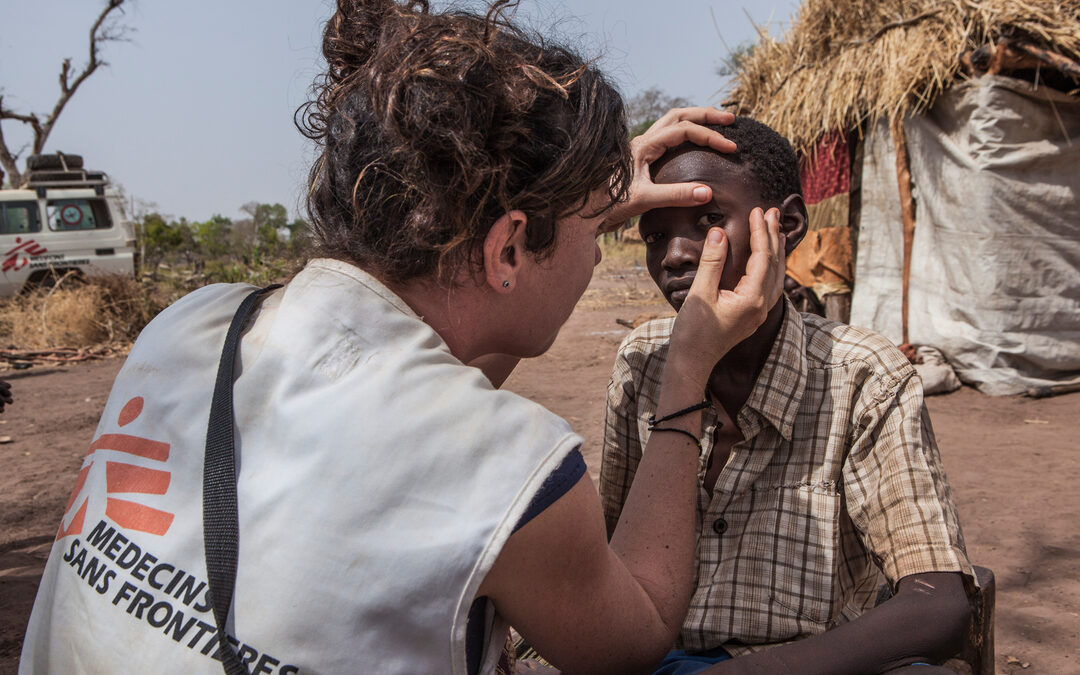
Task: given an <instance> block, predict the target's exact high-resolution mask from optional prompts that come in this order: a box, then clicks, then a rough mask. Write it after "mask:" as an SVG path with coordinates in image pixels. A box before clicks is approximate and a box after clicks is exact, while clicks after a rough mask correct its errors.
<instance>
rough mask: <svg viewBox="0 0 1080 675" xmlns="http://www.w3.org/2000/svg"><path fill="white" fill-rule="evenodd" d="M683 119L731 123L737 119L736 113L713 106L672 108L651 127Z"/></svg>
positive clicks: (699, 122) (695, 121) (701, 122)
mask: <svg viewBox="0 0 1080 675" xmlns="http://www.w3.org/2000/svg"><path fill="white" fill-rule="evenodd" d="M683 121H687V122H693V123H695V124H731V123H732V122H734V121H735V115H733V114H731V113H729V112H725V111H723V110H720V109H718V108H713V107H711V106H703V107H693V108H672V109H671V110H669V111H667V112H666V113H664V114H663V115H661V116H660V119H658V120H656V121H655V122H653V124H652V126H651V127H649V128H650V129H657V128H663V127H665V126H670V125H672V124H677V123H679V122H683Z"/></svg>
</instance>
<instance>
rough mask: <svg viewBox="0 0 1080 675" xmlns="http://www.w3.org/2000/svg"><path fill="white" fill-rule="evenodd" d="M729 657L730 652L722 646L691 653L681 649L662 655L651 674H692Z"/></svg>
mask: <svg viewBox="0 0 1080 675" xmlns="http://www.w3.org/2000/svg"><path fill="white" fill-rule="evenodd" d="M730 658H731V654H728V653H727V650H725V649H724V648H723V647H717V648H715V649H710V650H708V651H704V652H696V653H693V654H688V653H686V652H684V651H681V650H679V651H674V652H670V653H669V654H668V655H667V656H665V657H664V660H663V661H661V662H660V665H659V667H657V669H656V670H654V671H653V675H693V674H694V673H700V672H701V671H703V670H705V669H706V668H708V667H709V666H711V665H713V664H714V663H720V662H721V661H727V660H728V659H730Z"/></svg>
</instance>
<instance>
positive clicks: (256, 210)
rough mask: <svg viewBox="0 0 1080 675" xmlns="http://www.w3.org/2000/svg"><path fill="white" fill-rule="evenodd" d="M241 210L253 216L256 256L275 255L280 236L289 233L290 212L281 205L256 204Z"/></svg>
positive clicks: (243, 207)
mask: <svg viewBox="0 0 1080 675" xmlns="http://www.w3.org/2000/svg"><path fill="white" fill-rule="evenodd" d="M241 210H242V211H244V212H245V213H247V214H248V215H250V216H251V222H252V227H253V229H254V233H253V234H254V240H255V241H254V244H255V253H256V255H258V256H259V257H262V256H266V255H274V253H275V252H276V251H277V248H278V243H279V239H280V235H281V234H282V233H284V232H287V231H288V219H289V213H288V211H286V210H285V207H284V206H282V205H281V204H259V203H256V202H248V203H247V204H244V206H242V207H241Z"/></svg>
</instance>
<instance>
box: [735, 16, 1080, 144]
mask: <svg viewBox="0 0 1080 675" xmlns="http://www.w3.org/2000/svg"><path fill="white" fill-rule="evenodd" d="M999 41H1000V42H1002V45H1003V47H1005V48H1006V49H1008V50H1012V51H1015V52H1016V53H1015V54H1013V55H1012V56H1011V58H1013V59H1014V64H1017V65H1020V64H1022V63H1023V61H1021V60H1019V59H1020V58H1021V57H1022V55H1023V54H1027V53H1028V52H1035V53H1036V54H1039V53H1041V54H1045V55H1047V56H1049V57H1050V58H1053V57H1054V56H1057V57H1059V58H1060V59H1061V61H1059V64H1058V67H1059V68H1066V69H1069V68H1070V62H1071V67H1072V68H1073V70H1071V74H1072V75H1073V76H1080V2H1078V1H1076V0H1072V1H1069V2H1066V1H1063V0H804V2H803V3H802V7H801V9H800V10H799V13H798V15H797V17H796V18H795V21H794V22H793V24H792V26H791V29H790V30H789V31H788V32H787V33H786V34H785V35H784V36H783V37H782V38H781V39H779V40H775V39H773V38H771V37H770V36H769V34H768V32H767V31H764V30H762V31H761V33H760V42H759V43H758V44H757V45H756V46H755V48H754V50H753V51H752V52H751V53H750V54H749V55H748V56H747V58H746V59H745V60H743V61H742V63H741V64H740V68H739V72H738V73H737V80H736V86H735V89H734V91H733V92H732V94H731V97H730V99H731V100H730V101H729V104H730V105H731V106H732V107H733V108H735V109H737V110H738V111H739V112H740V113H741V114H745V115H750V116H752V117H755V118H757V119H759V120H761V121H762V122H765V123H766V124H768V125H769V126H771V127H772V128H774V129H776V130H777V131H778V132H780V133H781V134H783V135H784V136H785V137H787V138H788V140H790V141H791V143H792V144H793V145H794V146H795V148H796V149H797V150H801V151H809V150H811V149H812V148H813V147H814V144H815V143H817V141H818V140H819V139H820V138H821V137H822V136H823V135H825V134H827V133H829V132H831V131H835V130H837V129H843V130H853V129H860V128H863V125H865V124H868V123H870V124H872V123H873V122H876V121H877V120H879V119H892V118H893V117H895V116H898V115H899V116H905V115H909V114H916V113H921V112H924V111H925V110H927V109H928V108H929V107H930V106H931V105H933V103H934V101H935V100H936V99H937V97H938V95H940V94H941V92H942V91H944V90H945V89H947V88H948V87H951V86H952V85H953V84H954V83H955V82H956V81H957V80H958V79H961V78H964V77H967V76H970V75H973V74H975V73H974V72H971V71H969V72H965V67H964V59H963V58H962V57H963V56H964V55H965V54H975V53H976V52H979V50H980V49H983V50H985V48H986V46H987V45H997V44H998V43H999ZM1025 50H1027V51H1025ZM1002 56H1005V55H1004V54H1003V55H1002ZM1029 56H1030V54H1029ZM969 58H970V57H969ZM1032 58H1038V57H1032ZM988 65H989V64H988ZM1049 67H1051V68H1052V67H1054V66H1053V65H1049ZM999 69H1000V68H999ZM975 70H976V71H978V70H979V69H978V67H977V65H976V67H975ZM982 70H988V69H987V68H983V69H982ZM1010 70H1012V69H1010ZM1078 86H1080V85H1078Z"/></svg>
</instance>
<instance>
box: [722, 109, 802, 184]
mask: <svg viewBox="0 0 1080 675" xmlns="http://www.w3.org/2000/svg"><path fill="white" fill-rule="evenodd" d="M709 128H710V129H715V130H716V131H719V132H720V133H722V134H723V135H724V137H725V138H727V139H729V140H731V141H734V142H735V144H736V145H737V146H739V149H738V150H736V151H735V152H733V153H723V154H721V156H722V157H724V158H725V159H728V160H730V161H732V162H734V163H735V164H741V165H745V166H746V168H747V169H748V170H749V172H750V176H751V177H752V178H753V180H754V182H755V183H756V184H757V187H758V190H759V191H760V193H761V194H760V196H761V198H762V199H763V200H764V201H765V202H766V203H767V204H770V205H779V204H780V203H781V202H783V201H784V200H785V199H787V198H788V196H790V195H800V196H801V195H802V182H801V181H800V179H799V160H798V157H796V156H795V150H794V149H792V147H791V143H789V142H788V140H787V139H786V138H784V137H783V136H781V135H780V134H778V133H776V132H775V131H773V130H772V128H771V127H769V126H768V125H765V124H762V123H761V122H758V121H757V120H754V119H750V118H749V117H736V118H735V122H734V124H729V125H725V126H721V125H709Z"/></svg>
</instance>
